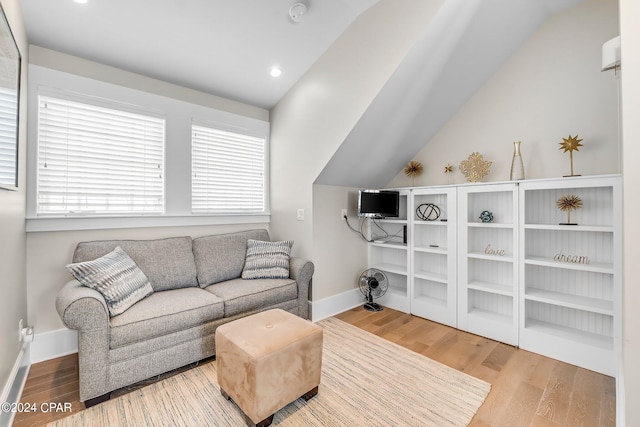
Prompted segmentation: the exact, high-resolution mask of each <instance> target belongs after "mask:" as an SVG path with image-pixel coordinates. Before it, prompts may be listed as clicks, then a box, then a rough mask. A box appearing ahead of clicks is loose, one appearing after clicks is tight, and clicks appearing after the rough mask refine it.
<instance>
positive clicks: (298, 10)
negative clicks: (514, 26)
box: [289, 3, 307, 23]
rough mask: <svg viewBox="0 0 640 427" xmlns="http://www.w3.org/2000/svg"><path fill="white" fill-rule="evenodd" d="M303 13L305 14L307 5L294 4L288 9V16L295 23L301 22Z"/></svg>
mask: <svg viewBox="0 0 640 427" xmlns="http://www.w3.org/2000/svg"><path fill="white" fill-rule="evenodd" d="M305 13H307V5H306V4H304V3H295V4H294V5H293V6H291V7H290V8H289V16H290V17H291V20H292V21H293V22H296V23H298V22H300V21H301V20H302V15H304V14H305Z"/></svg>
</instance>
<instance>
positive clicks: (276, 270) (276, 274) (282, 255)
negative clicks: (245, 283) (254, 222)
mask: <svg viewBox="0 0 640 427" xmlns="http://www.w3.org/2000/svg"><path fill="white" fill-rule="evenodd" d="M291 246H293V241H291V240H286V241H282V242H264V241H262V240H253V239H249V240H247V257H246V258H245V261H244V268H243V270H242V278H243V279H287V278H289V258H290V256H291Z"/></svg>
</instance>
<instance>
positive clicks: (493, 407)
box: [14, 307, 616, 427]
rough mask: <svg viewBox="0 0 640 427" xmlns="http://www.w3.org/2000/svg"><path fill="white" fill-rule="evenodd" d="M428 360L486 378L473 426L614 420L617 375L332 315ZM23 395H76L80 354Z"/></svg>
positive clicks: (390, 323)
mask: <svg viewBox="0 0 640 427" xmlns="http://www.w3.org/2000/svg"><path fill="white" fill-rule="evenodd" d="M336 317H337V318H338V319H340V320H343V321H345V322H347V323H350V324H352V325H354V326H357V327H359V328H362V329H364V330H366V331H369V332H371V333H373V334H375V335H378V336H380V337H382V338H385V339H388V340H389V341H393V342H395V343H397V344H399V345H402V346H403V347H406V348H409V349H411V350H414V351H416V352H418V353H421V354H423V355H425V356H427V357H429V358H431V359H433V360H437V361H439V362H441V363H443V364H445V365H448V366H451V367H452V368H455V369H457V370H459V371H462V372H466V373H467V374H469V375H472V376H474V377H477V378H480V379H482V380H485V381H487V382H489V383H491V385H492V386H491V392H490V393H489V396H488V397H487V399H486V401H485V402H484V404H483V405H482V406H481V407H480V409H479V411H478V413H477V414H476V416H475V417H474V419H473V421H472V423H471V426H474V427H480V426H496V427H497V426H523V427H526V426H536V427H538V426H541V427H542V426H547V427H549V426H555V427H557V426H612V427H613V426H615V406H616V405H615V380H614V379H613V378H611V377H608V376H605V375H601V374H597V373H595V372H592V371H588V370H585V369H582V368H578V367H576V366H573V365H569V364H566V363H563V362H559V361H557V360H554V359H549V358H547V357H544V356H540V355H538V354H535V353H531V352H528V351H524V350H520V349H517V348H515V347H511V346H508V345H506V344H502V343H499V342H497V341H492V340H490V339H487V338H483V337H479V336H477V335H472V334H469V333H466V332H463V331H460V330H457V329H453V328H450V327H448V326H444V325H441V324H438V323H434V322H431V321H429V320H425V319H422V318H420V317H416V316H412V315H410V314H406V313H402V312H399V311H395V310H392V309H388V308H385V309H384V310H383V311H381V312H378V313H372V312H368V311H365V310H364V309H362V308H360V307H358V308H355V309H353V310H349V311H346V312H344V313H341V314H339V315H337V316H336ZM22 402H29V403H33V402H35V403H37V405H39V404H40V402H69V403H71V407H72V411H73V413H75V412H77V411H81V410H83V409H84V405H83V404H82V403H80V402H79V401H78V360H77V356H76V355H72V356H65V357H62V358H58V359H54V360H50V361H47V362H43V363H38V364H35V365H33V366H32V367H31V371H30V372H29V376H28V378H27V383H26V386H25V390H24V393H23V396H22ZM66 415H68V414H64V413H48V414H44V413H42V412H39V413H37V414H27V413H22V414H17V416H16V419H15V422H14V427H23V426H40V425H44V424H46V423H47V422H49V421H52V420H54V419H56V418H60V417H62V416H66Z"/></svg>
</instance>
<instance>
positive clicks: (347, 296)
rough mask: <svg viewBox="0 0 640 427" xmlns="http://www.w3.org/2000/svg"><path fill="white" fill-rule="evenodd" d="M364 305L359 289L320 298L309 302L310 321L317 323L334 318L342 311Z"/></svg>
mask: <svg viewBox="0 0 640 427" xmlns="http://www.w3.org/2000/svg"><path fill="white" fill-rule="evenodd" d="M363 303H364V297H363V296H362V293H361V292H360V290H359V289H351V290H349V291H346V292H343V293H341V294H337V295H332V296H330V297H327V298H322V299H321V300H318V301H312V302H311V320H312V321H314V322H317V321H319V320H322V319H326V318H327V317H331V316H334V315H336V314H338V313H342V312H343V311H347V310H351V309H352V308H353V307H357V306H359V305H361V304H363Z"/></svg>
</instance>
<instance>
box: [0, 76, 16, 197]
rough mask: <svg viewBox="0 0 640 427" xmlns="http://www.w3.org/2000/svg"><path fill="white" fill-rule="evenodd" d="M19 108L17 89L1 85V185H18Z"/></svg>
mask: <svg viewBox="0 0 640 427" xmlns="http://www.w3.org/2000/svg"><path fill="white" fill-rule="evenodd" d="M17 109H18V96H17V93H16V91H15V90H11V89H7V88H4V87H0V185H12V186H14V185H17V179H16V175H17V173H16V170H17V166H18V163H17V162H18V147H17V145H16V141H17V139H16V132H17V131H18V130H17V127H16V123H17V122H18V115H17Z"/></svg>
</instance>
